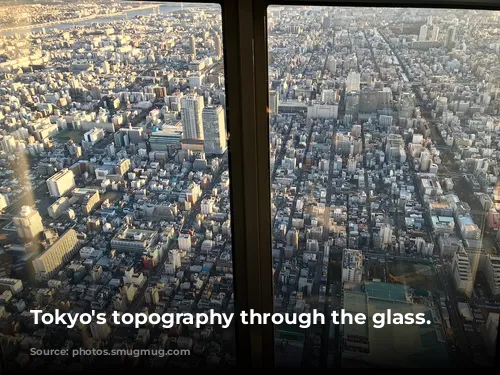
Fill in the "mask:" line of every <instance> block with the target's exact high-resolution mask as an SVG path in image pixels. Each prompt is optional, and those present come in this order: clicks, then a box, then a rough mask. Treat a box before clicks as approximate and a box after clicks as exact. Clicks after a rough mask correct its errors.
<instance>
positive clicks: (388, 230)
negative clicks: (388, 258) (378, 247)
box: [380, 224, 392, 246]
mask: <svg viewBox="0 0 500 375" xmlns="http://www.w3.org/2000/svg"><path fill="white" fill-rule="evenodd" d="M380 242H381V243H382V246H386V245H389V244H390V243H391V242H392V226H391V225H390V224H383V225H382V226H381V227H380Z"/></svg>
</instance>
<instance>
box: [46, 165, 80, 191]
mask: <svg viewBox="0 0 500 375" xmlns="http://www.w3.org/2000/svg"><path fill="white" fill-rule="evenodd" d="M47 187H48V188H49V193H50V196H51V197H56V198H59V197H62V196H63V195H64V194H66V193H67V192H68V191H70V190H72V189H73V188H74V187H75V175H74V174H73V172H72V171H70V170H69V169H62V170H60V171H59V172H57V173H56V174H55V175H53V176H52V177H50V178H49V179H48V180H47Z"/></svg>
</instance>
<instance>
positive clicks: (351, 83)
mask: <svg viewBox="0 0 500 375" xmlns="http://www.w3.org/2000/svg"><path fill="white" fill-rule="evenodd" d="M360 85H361V74H359V73H358V72H350V73H349V74H348V75H347V82H346V88H345V91H346V92H351V91H359V89H360Z"/></svg>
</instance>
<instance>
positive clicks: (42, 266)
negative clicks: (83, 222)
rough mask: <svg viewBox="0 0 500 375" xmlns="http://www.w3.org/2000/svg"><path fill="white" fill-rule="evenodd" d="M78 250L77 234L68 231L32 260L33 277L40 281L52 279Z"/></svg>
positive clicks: (73, 231) (70, 230)
mask: <svg viewBox="0 0 500 375" xmlns="http://www.w3.org/2000/svg"><path fill="white" fill-rule="evenodd" d="M79 248H80V242H79V241H78V237H77V233H76V231H75V230H74V229H68V230H67V231H66V232H64V233H63V234H62V235H61V237H59V238H58V239H57V240H56V241H55V242H54V243H53V244H52V245H51V246H49V247H48V248H47V249H45V251H43V252H42V253H41V254H40V255H38V256H37V257H36V258H35V259H34V260H33V268H34V270H35V275H36V276H38V277H39V278H41V279H47V278H50V277H52V276H53V275H54V274H55V273H56V272H57V271H58V270H59V269H60V268H61V267H62V266H64V264H65V263H66V262H68V261H69V260H70V259H71V258H72V257H73V256H74V255H75V253H76V252H77V251H78V249H79Z"/></svg>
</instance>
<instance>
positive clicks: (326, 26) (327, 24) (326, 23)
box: [323, 16, 331, 31]
mask: <svg viewBox="0 0 500 375" xmlns="http://www.w3.org/2000/svg"><path fill="white" fill-rule="evenodd" d="M330 26H331V22H330V17H328V16H325V17H323V30H325V31H326V30H328V29H330Z"/></svg>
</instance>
